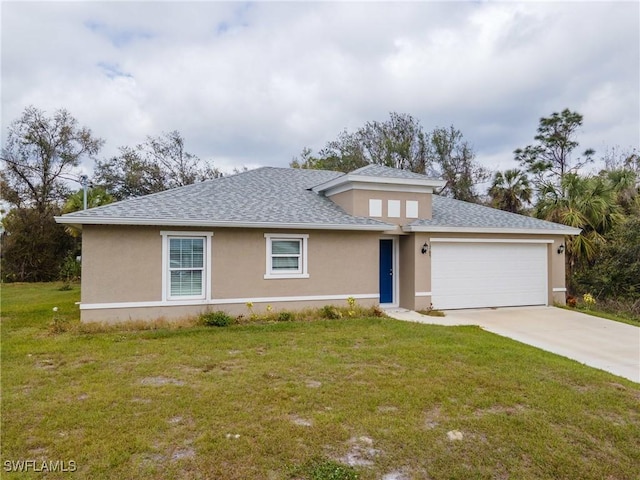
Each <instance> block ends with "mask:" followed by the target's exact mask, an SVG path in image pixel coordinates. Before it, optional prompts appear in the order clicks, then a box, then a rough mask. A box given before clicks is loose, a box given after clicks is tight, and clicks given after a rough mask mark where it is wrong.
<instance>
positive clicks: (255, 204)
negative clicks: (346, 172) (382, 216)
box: [63, 167, 389, 230]
mask: <svg viewBox="0 0 640 480" xmlns="http://www.w3.org/2000/svg"><path fill="white" fill-rule="evenodd" d="M341 175H342V173H340V172H331V171H323V170H302V169H290V168H272V167H263V168H258V169H256V170H250V171H248V172H244V173H240V174H237V175H232V176H229V177H222V178H218V179H214V180H208V181H206V182H202V183H197V184H194V185H188V186H185V187H180V188H175V189H172V190H167V191H164V192H160V193H155V194H152V195H146V196H143V197H138V198H133V199H130V200H124V201H121V202H116V203H112V204H110V205H105V206H102V207H98V208H92V209H89V210H85V211H79V212H74V213H71V214H68V215H64V217H63V219H64V220H63V221H64V222H65V223H74V222H75V223H79V224H82V223H99V222H100V221H105V222H104V223H139V224H145V223H146V224H154V225H155V224H162V222H167V223H166V224H167V225H173V224H177V223H179V224H185V225H186V224H188V223H189V222H192V223H193V224H194V225H215V224H226V223H231V224H238V225H247V224H264V223H268V224H272V226H277V225H278V224H280V225H294V224H300V225H301V226H312V225H316V226H320V227H322V226H325V227H329V226H344V227H345V228H347V229H349V228H356V229H357V228H367V227H370V228H372V229H377V230H384V229H386V228H389V225H388V224H385V223H384V222H380V221H378V220H374V219H370V218H365V217H355V216H352V215H349V214H347V213H346V212H345V211H344V210H342V208H340V207H339V206H338V205H336V204H335V203H333V202H332V201H331V200H329V199H328V198H326V197H324V196H321V195H318V194H316V193H314V192H312V191H310V190H309V189H310V188H311V187H313V186H314V185H317V184H319V183H323V182H326V181H328V180H331V179H333V178H336V177H339V176H341Z"/></svg>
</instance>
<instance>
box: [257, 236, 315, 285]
mask: <svg viewBox="0 0 640 480" xmlns="http://www.w3.org/2000/svg"><path fill="white" fill-rule="evenodd" d="M264 236H265V238H266V241H267V267H266V273H265V276H264V278H267V279H271V278H308V277H309V273H308V271H307V239H308V238H309V235H297V234H283V233H278V234H276V233H273V234H271V233H265V235H264Z"/></svg>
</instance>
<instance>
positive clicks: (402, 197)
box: [330, 190, 432, 225]
mask: <svg viewBox="0 0 640 480" xmlns="http://www.w3.org/2000/svg"><path fill="white" fill-rule="evenodd" d="M330 198H331V200H332V201H333V202H334V203H337V204H338V205H340V207H342V209H343V210H344V211H346V212H347V213H350V214H352V215H356V216H359V217H368V216H369V200H370V199H376V200H381V201H382V216H381V217H375V218H376V219H378V220H381V221H383V222H387V223H392V224H396V225H406V224H407V223H410V222H412V221H414V220H416V218H407V210H406V205H407V203H406V202H407V200H409V201H417V202H418V218H421V219H426V220H430V219H431V213H432V211H431V201H432V200H431V194H430V193H409V192H387V191H383V190H348V191H346V192H341V193H337V194H335V195H332V196H331V197H330ZM389 200H398V201H400V217H397V218H396V217H389V209H388V206H389V203H388V202H389Z"/></svg>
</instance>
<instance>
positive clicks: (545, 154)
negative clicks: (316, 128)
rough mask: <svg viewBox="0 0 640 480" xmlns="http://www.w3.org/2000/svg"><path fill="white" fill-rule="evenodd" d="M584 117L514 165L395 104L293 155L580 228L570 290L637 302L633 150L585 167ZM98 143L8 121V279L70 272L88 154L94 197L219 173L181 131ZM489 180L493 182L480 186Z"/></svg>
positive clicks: (567, 113) (56, 117)
mask: <svg viewBox="0 0 640 480" xmlns="http://www.w3.org/2000/svg"><path fill="white" fill-rule="evenodd" d="M582 124H583V116H582V115H581V114H579V113H578V112H573V111H571V110H569V109H565V110H563V111H561V112H555V113H552V114H551V115H550V116H548V117H543V118H541V119H540V121H539V125H538V128H537V132H536V134H535V135H534V137H533V140H534V141H533V143H531V144H530V145H527V146H524V147H522V148H517V149H515V150H514V153H513V161H514V164H515V165H514V168H511V169H507V170H505V171H498V172H490V171H489V170H488V169H487V168H485V167H483V166H482V165H481V164H480V163H479V162H478V161H477V160H476V155H475V152H474V149H473V146H472V145H471V144H470V143H469V142H468V141H467V140H466V139H465V138H464V136H463V134H462V132H461V131H460V130H458V129H457V128H455V127H454V126H449V127H444V128H443V127H437V128H435V129H433V130H431V131H427V130H425V129H424V128H423V126H422V125H421V123H420V121H419V120H417V119H416V118H414V117H413V116H411V115H409V114H402V113H395V112H393V113H391V114H390V116H389V118H388V119H387V120H384V121H370V122H367V123H365V124H364V125H363V126H362V127H360V128H359V129H357V130H355V131H353V132H349V131H347V130H344V131H342V132H341V133H340V134H339V135H338V136H337V138H336V139H334V140H331V141H329V142H327V143H326V145H325V146H324V147H323V148H322V149H320V150H319V151H318V152H317V153H314V152H313V150H312V149H310V148H308V147H307V148H304V149H303V150H302V152H301V153H300V154H299V155H298V156H297V157H294V158H293V159H292V161H291V163H290V166H291V167H294V168H311V169H327V170H335V171H342V172H349V171H352V170H355V169H357V168H359V167H362V166H365V165H368V164H380V165H386V166H390V167H395V168H400V169H405V170H410V171H413V172H417V173H422V174H426V175H429V176H434V177H439V178H442V179H444V180H445V181H446V184H445V186H444V188H443V189H442V191H440V192H439V194H440V195H445V196H450V197H452V198H456V199H459V200H464V201H468V202H476V203H483V204H486V205H490V206H493V207H495V208H499V209H503V210H506V211H510V212H514V213H520V214H524V215H532V216H534V217H537V218H541V219H545V220H550V221H554V222H558V223H563V224H566V225H570V226H572V227H577V228H580V229H582V234H581V235H579V236H577V237H571V238H567V241H566V258H567V272H568V280H569V281H568V285H569V288H570V289H571V291H572V292H574V293H578V292H580V291H590V292H593V293H594V294H596V295H600V296H601V297H604V296H611V297H617V298H624V299H632V300H633V301H634V302H636V303H638V305H637V308H638V309H639V310H640V300H638V298H639V296H640V220H639V219H640V194H639V187H640V157H639V155H638V150H637V148H632V149H630V150H625V151H620V150H619V149H615V148H610V149H609V150H608V151H607V152H605V154H604V155H603V156H601V157H600V160H602V163H603V164H604V168H603V169H602V170H601V171H600V172H598V173H589V172H585V170H586V168H587V167H589V166H590V165H592V164H593V163H594V161H595V160H596V152H594V151H593V150H592V149H586V150H584V151H583V152H580V153H578V148H579V142H578V140H577V135H578V133H579V130H580V127H581V126H582ZM103 145H104V141H103V140H102V139H100V138H98V137H96V136H94V134H93V132H92V131H91V130H90V129H89V128H87V127H83V126H80V125H78V122H77V120H76V119H75V118H74V117H73V116H72V115H71V114H70V113H69V112H68V111H66V110H64V109H60V110H57V111H56V112H54V114H53V115H52V116H47V115H46V113H45V112H43V111H41V110H39V109H37V108H35V107H28V108H26V109H25V110H24V112H23V113H22V115H21V116H20V117H19V118H18V119H17V120H15V121H14V122H13V123H12V124H11V125H10V126H9V128H8V135H7V140H6V142H5V145H4V147H3V148H2V164H3V170H2V172H1V174H0V189H1V190H0V192H1V195H0V196H1V198H2V200H3V201H4V202H5V204H8V205H9V211H8V212H7V213H6V215H5V216H4V219H3V227H4V234H3V235H2V279H3V281H47V280H52V279H55V278H57V277H59V276H60V275H61V274H62V276H63V277H64V276H66V277H69V276H73V275H74V274H75V273H74V272H75V270H74V268H76V269H77V265H76V263H75V257H76V255H77V254H79V238H78V235H77V232H73V231H69V230H68V229H66V230H65V228H63V227H61V226H59V225H57V224H56V223H55V222H54V220H53V216H54V215H59V214H61V213H66V212H70V211H75V210H78V209H81V208H82V207H83V203H84V192H83V191H82V189H80V190H77V191H75V192H74V191H72V190H71V189H70V188H69V180H70V179H73V172H74V171H75V169H77V167H78V166H79V165H80V163H81V162H82V161H84V160H92V161H94V165H95V168H94V174H93V177H92V178H91V179H87V181H88V182H89V183H90V184H91V185H92V188H90V189H89V190H88V198H87V202H88V205H89V206H90V207H94V206H99V205H103V204H106V203H109V202H111V201H114V200H123V199H127V198H132V197H136V196H140V195H146V194H150V193H155V192H160V191H163V190H167V189H169V188H174V187H178V186H182V185H188V184H191V183H194V182H199V181H203V180H206V179H210V178H215V177H218V176H220V175H221V172H220V171H219V170H218V169H217V168H215V167H214V166H213V165H212V164H210V163H209V162H206V161H203V160H201V159H200V158H198V157H197V156H195V155H193V154H191V153H189V152H188V151H187V150H186V148H185V142H184V139H183V138H182V136H181V134H180V133H179V132H178V131H172V132H168V133H162V134H161V135H159V136H156V137H153V136H148V137H146V139H145V140H144V141H143V142H141V143H139V144H137V145H134V146H121V147H119V149H118V153H117V154H116V155H114V156H112V157H110V158H106V159H100V158H98V154H99V152H100V150H101V148H102V147H103ZM76 180H77V179H76ZM486 183H488V185H489V187H488V190H487V191H486V192H481V191H479V185H483V184H486Z"/></svg>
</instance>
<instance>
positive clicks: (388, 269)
mask: <svg viewBox="0 0 640 480" xmlns="http://www.w3.org/2000/svg"><path fill="white" fill-rule="evenodd" d="M380 303H393V240H390V239H383V240H380Z"/></svg>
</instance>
